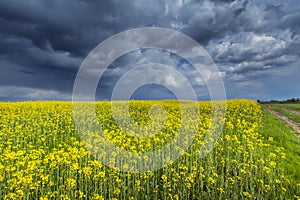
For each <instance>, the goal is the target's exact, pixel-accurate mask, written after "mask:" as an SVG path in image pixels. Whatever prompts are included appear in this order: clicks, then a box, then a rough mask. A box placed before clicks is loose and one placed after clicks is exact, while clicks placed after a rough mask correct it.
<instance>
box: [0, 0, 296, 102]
mask: <svg viewBox="0 0 300 200" xmlns="http://www.w3.org/2000/svg"><path fill="white" fill-rule="evenodd" d="M143 27H161V28H167V29H171V30H174V31H179V32H181V33H183V34H186V35H187V36H189V37H191V38H192V39H194V40H195V41H197V42H198V43H199V44H200V45H201V46H202V47H203V48H204V49H205V50H206V51H207V53H208V54H209V55H210V56H211V58H212V60H213V61H214V63H215V65H216V66H217V68H218V70H219V73H218V75H219V76H220V77H221V78H222V80H223V82H224V88H225V92H226V98H228V99H232V98H249V99H255V100H256V99H260V100H271V99H278V100H282V99H287V98H292V97H300V87H299V85H300V78H299V77H300V68H299V67H300V60H299V57H300V34H299V33H300V1H299V0H197V1H196V0H194V1H193V0H177V1H174V0H172V1H171V0H157V1H142V0H132V1H122V0H101V1H98V0H89V1H83V0H64V1H61V0H51V1H46V0H45V1H42V0H26V1H25V0H23V1H22V0H20V1H14V0H2V1H0V71H1V73H0V101H27V100H71V99H72V92H73V87H74V82H75V79H76V75H77V73H78V70H79V68H80V66H81V65H82V63H83V61H84V59H85V58H86V57H87V56H88V55H89V53H90V52H91V51H92V50H93V49H94V48H95V47H96V46H97V45H98V44H100V43H101V42H103V41H105V40H106V39H108V38H110V37H111V36H113V35H115V34H118V33H120V32H123V31H127V30H130V29H134V28H143ZM122 45H125V44H122ZM145 60H146V61H147V62H154V63H163V64H165V65H168V66H173V67H174V69H175V70H176V71H177V72H180V73H181V74H183V75H184V76H185V77H186V79H187V80H188V82H190V84H191V85H192V87H193V89H194V91H195V93H196V95H197V98H198V99H199V100H203V99H205V100H207V99H210V93H209V92H208V88H207V86H206V85H205V82H203V79H205V77H202V79H201V76H199V74H196V73H193V72H194V71H195V67H193V66H191V64H190V63H188V62H187V61H186V60H185V58H182V57H180V56H179V55H176V54H173V53H172V52H168V51H164V50H159V49H139V50H136V51H132V52H129V53H127V54H126V55H123V56H121V57H119V58H117V59H116V60H115V61H114V62H113V63H111V65H110V66H108V68H107V70H106V71H105V72H104V73H103V76H102V77H101V79H100V81H99V84H98V89H97V91H96V99H100V100H101V99H110V98H111V97H112V93H113V90H114V88H115V86H116V83H117V82H118V80H120V78H121V77H122V76H123V75H124V74H126V72H128V71H130V69H131V68H132V66H135V65H137V64H143V63H147V62H146V61H145ZM147 70H148V72H147V73H145V71H143V74H144V76H147V74H148V73H149V74H152V75H151V76H153V77H154V78H155V79H156V80H157V82H156V83H155V84H146V85H143V86H141V87H139V88H137V90H135V91H134V92H133V93H132V96H131V98H133V99H172V98H176V94H174V92H172V91H171V90H170V88H168V86H173V87H181V89H183V90H184V84H183V82H182V81H181V80H180V78H178V76H176V75H175V73H174V74H172V73H165V72H163V71H162V69H160V68H159V67H157V66H156V67H150V68H148V69H147ZM155 70H156V71H155ZM133 75H135V76H132V77H131V78H132V79H133V80H138V79H139V78H141V76H140V75H141V73H140V74H139V73H138V72H136V73H133ZM149 76H150V75H149ZM202 76H203V74H202ZM204 76H205V75H204ZM209 77H213V74H211V73H210V74H209ZM134 83H136V82H131V83H130V84H134ZM123 92H125V93H126V92H127V91H126V89H125V90H124V88H123ZM125 93H124V95H125ZM125 96H126V95H125ZM119 97H120V98H122V95H121V94H120V95H119Z"/></svg>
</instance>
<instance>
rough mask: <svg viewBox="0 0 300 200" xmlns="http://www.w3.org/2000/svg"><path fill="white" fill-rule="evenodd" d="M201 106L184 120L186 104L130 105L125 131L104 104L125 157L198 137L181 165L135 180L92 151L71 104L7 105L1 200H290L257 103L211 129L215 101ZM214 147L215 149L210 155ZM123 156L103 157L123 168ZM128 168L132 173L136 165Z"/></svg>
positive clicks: (1, 129) (0, 112)
mask: <svg viewBox="0 0 300 200" xmlns="http://www.w3.org/2000/svg"><path fill="white" fill-rule="evenodd" d="M184 103H186V104H188V102H184ZM155 104H160V105H161V106H163V108H164V110H165V111H164V112H161V111H160V110H158V111H157V113H155V112H156V111H155V110H154V111H153V112H154V114H155V115H152V116H155V117H154V118H153V117H151V116H150V114H149V110H150V108H151V107H152V106H153V105H155ZM198 105H199V116H198V118H197V119H194V118H193V117H192V115H189V114H188V113H187V115H185V118H184V119H183V118H182V115H181V111H180V103H179V102H178V101H130V106H129V108H130V109H129V113H130V118H131V119H132V121H133V122H134V126H133V125H132V124H130V123H129V124H127V123H124V124H123V127H119V126H118V123H116V121H115V120H114V115H113V113H112V110H111V103H110V102H97V103H96V110H95V111H96V115H97V117H98V119H97V120H98V122H97V123H98V124H99V126H100V127H101V129H102V130H103V133H104V135H105V136H106V138H107V139H108V140H109V141H110V142H111V143H113V144H114V145H116V146H118V147H119V148H121V149H122V150H126V151H129V152H133V153H144V152H150V151H154V150H157V149H160V148H162V147H163V146H165V145H166V144H168V143H169V142H171V141H172V140H174V139H175V140H178V137H176V136H177V135H178V132H180V130H185V131H186V133H187V134H186V135H187V136H184V138H179V140H180V142H183V143H184V142H186V139H185V137H187V138H188V137H189V136H188V133H190V132H193V131H194V130H195V132H196V136H195V138H194V140H193V141H192V143H191V144H190V145H189V148H188V149H187V150H186V151H184V150H182V151H181V156H180V158H179V159H177V160H176V161H175V162H173V163H172V162H171V161H166V162H167V163H170V164H169V165H167V166H166V167H164V168H163V169H160V170H156V171H153V172H152V171H149V172H143V173H128V172H122V171H120V170H117V169H113V168H110V167H108V166H105V165H103V163H101V162H100V161H98V160H97V159H96V158H95V157H94V154H91V152H89V151H88V150H87V149H90V147H89V146H88V145H89V143H84V142H83V141H81V138H80V137H79V135H78V133H77V131H76V126H75V124H74V122H73V113H72V103H71V102H45V101H44V102H20V103H0V119H1V120H0V189H1V190H0V199H43V200H46V199H227V198H230V197H232V198H234V199H237V198H242V199H245V198H249V199H253V198H254V199H274V198H278V197H280V198H283V199H284V198H287V199H288V198H289V196H288V195H289V194H288V192H287V190H288V188H289V184H290V182H289V180H288V179H287V178H286V177H285V176H284V175H283V172H282V169H281V168H280V162H282V159H284V158H285V154H284V150H283V149H270V148H269V144H268V143H265V142H264V141H265V140H263V138H262V136H261V134H260V133H259V128H260V125H261V124H260V122H261V117H262V112H261V109H260V106H259V105H258V104H257V103H256V102H254V101H251V100H230V101H226V107H227V110H226V118H220V119H219V120H218V121H219V122H220V124H211V121H212V117H211V114H212V113H211V112H212V104H211V102H199V103H198ZM119 106H120V107H122V102H119ZM190 109H193V107H190ZM120 110H121V109H120ZM120 112H121V111H120ZM214 112H215V111H214ZM216 112H217V111H216ZM164 113H165V115H166V116H163V114H164ZM191 113H192V111H191ZM119 114H120V115H121V113H119ZM215 114H216V116H217V115H218V113H215ZM152 120H154V123H152V122H151V121H152ZM155 120H156V121H155ZM92 121H93V119H84V121H81V122H80V123H86V124H90V123H91V122H92ZM182 121H187V122H192V123H184V124H183V123H182ZM160 122H164V123H163V125H162V126H161V127H160V128H159V129H158V128H157V126H156V124H160ZM194 122H196V123H198V124H197V125H198V126H192V125H193V124H195V123H194ZM223 123H224V124H225V126H224V128H223V131H222V134H221V135H220V137H219V138H218V139H217V140H214V138H213V137H212V133H213V131H211V129H212V130H218V128H219V126H221V125H222V124H223ZM136 127H138V128H140V129H139V130H138V131H137V129H136ZM208 129H209V130H208ZM191 130H192V131H191ZM140 133H143V134H144V135H143V136H141V135H139V134H140ZM85 134H86V135H89V134H91V133H85ZM93 134H94V133H93ZM145 136H146V137H145ZM205 137H208V138H209V139H208V140H204V138H205ZM96 139H97V138H96ZM96 139H95V140H93V141H91V143H90V145H95V144H96V143H97V140H96ZM269 140H270V141H273V138H269ZM100 142H101V141H100ZM98 143H99V141H98ZM208 143H214V148H213V149H207V146H208ZM95 148H96V147H95ZM210 150H211V151H210ZM203 152H205V155H206V156H201V154H202V153H203ZM115 154H116V153H114V152H111V154H109V155H107V154H105V152H102V154H101V155H97V156H98V158H99V157H101V156H102V157H110V158H112V159H111V162H115V160H114V158H115V157H116V155H115ZM142 159H148V157H147V156H146V157H143V158H142ZM122 166H123V168H124V169H127V168H129V167H130V163H124V164H123V165H122Z"/></svg>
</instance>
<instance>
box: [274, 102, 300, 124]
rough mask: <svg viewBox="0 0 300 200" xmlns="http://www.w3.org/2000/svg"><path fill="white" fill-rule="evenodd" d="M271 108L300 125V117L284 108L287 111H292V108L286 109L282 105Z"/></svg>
mask: <svg viewBox="0 0 300 200" xmlns="http://www.w3.org/2000/svg"><path fill="white" fill-rule="evenodd" d="M270 108H271V109H273V110H275V111H277V112H279V113H281V114H283V115H284V116H286V117H288V118H290V119H291V120H293V121H295V122H297V123H298V125H300V115H297V114H296V113H292V112H289V111H288V110H285V109H284V108H286V109H290V110H292V108H288V107H285V106H282V105H271V106H270ZM294 110H295V109H294Z"/></svg>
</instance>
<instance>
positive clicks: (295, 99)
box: [257, 97, 300, 104]
mask: <svg viewBox="0 0 300 200" xmlns="http://www.w3.org/2000/svg"><path fill="white" fill-rule="evenodd" d="M257 102H258V103H274V104H275V103H282V104H284V103H300V98H294V97H293V98H291V99H286V100H283V101H278V100H270V101H260V100H257Z"/></svg>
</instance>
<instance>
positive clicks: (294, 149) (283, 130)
mask: <svg viewBox="0 0 300 200" xmlns="http://www.w3.org/2000/svg"><path fill="white" fill-rule="evenodd" d="M263 114H264V117H263V123H262V124H263V127H262V130H261V134H262V135H263V136H264V139H265V140H270V138H273V141H272V142H270V148H271V149H274V150H275V149H277V148H280V147H283V148H284V149H285V151H284V152H285V154H286V160H285V161H286V162H283V169H284V171H285V174H286V175H288V178H289V179H290V181H291V183H292V185H295V184H297V183H300V139H299V138H298V137H297V136H296V135H295V134H296V133H295V131H294V130H293V129H292V128H291V127H290V126H288V125H287V124H286V123H285V122H283V121H282V120H280V119H278V118H277V117H276V116H274V115H272V114H271V113H269V112H268V111H266V110H265V109H264V110H263ZM271 140H272V139H271ZM294 189H295V191H297V190H298V191H297V192H296V193H299V192H300V191H299V187H298V189H297V188H294Z"/></svg>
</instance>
